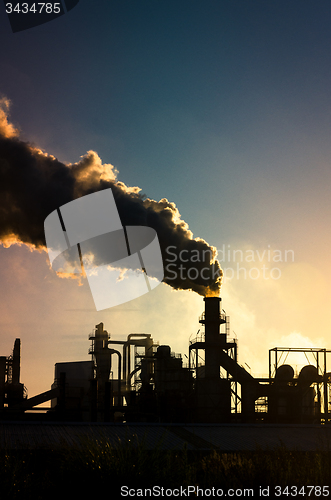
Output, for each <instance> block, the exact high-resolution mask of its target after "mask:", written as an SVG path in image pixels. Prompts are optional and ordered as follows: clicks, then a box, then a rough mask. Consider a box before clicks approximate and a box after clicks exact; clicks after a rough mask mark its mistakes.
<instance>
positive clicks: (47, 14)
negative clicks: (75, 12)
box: [4, 0, 79, 33]
mask: <svg viewBox="0 0 331 500" xmlns="http://www.w3.org/2000/svg"><path fill="white" fill-rule="evenodd" d="M78 2H79V0H61V1H57V2H33V1H31V0H28V1H25V2H17V1H16V2H15V1H14V2H7V0H4V4H5V9H6V13H7V15H8V19H9V22H10V26H11V29H12V32H13V33H17V32H18V31H24V30H28V29H30V28H35V27H36V26H39V25H40V24H45V23H48V22H49V21H53V19H56V18H58V17H60V16H63V14H65V13H66V12H69V10H72V9H73V8H74V7H76V5H77V4H78Z"/></svg>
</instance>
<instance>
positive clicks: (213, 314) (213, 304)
mask: <svg viewBox="0 0 331 500" xmlns="http://www.w3.org/2000/svg"><path fill="white" fill-rule="evenodd" d="M203 300H204V301H205V312H204V314H203V315H202V317H201V319H200V323H202V324H204V325H205V377H206V378H214V379H218V378H219V376H220V359H219V349H218V348H220V347H222V346H225V344H226V334H224V333H220V326H221V324H223V323H225V322H226V318H225V315H224V314H221V302H222V299H221V298H220V297H205V298H204V299H203Z"/></svg>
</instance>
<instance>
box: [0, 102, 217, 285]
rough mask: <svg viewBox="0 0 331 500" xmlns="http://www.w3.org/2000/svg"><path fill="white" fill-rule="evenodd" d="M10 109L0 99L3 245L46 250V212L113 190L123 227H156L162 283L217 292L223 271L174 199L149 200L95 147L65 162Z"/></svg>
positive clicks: (0, 230) (0, 224)
mask: <svg viewBox="0 0 331 500" xmlns="http://www.w3.org/2000/svg"><path fill="white" fill-rule="evenodd" d="M8 109H9V101H8V100H7V99H5V98H3V99H0V241H1V242H2V244H4V245H8V244H12V243H24V244H27V245H30V246H32V247H33V248H36V249H39V250H42V249H45V245H46V242H45V236H44V220H45V218H46V217H47V215H49V214H50V213H51V212H53V211H54V210H56V209H57V208H58V207H60V206H62V205H64V204H65V203H68V202H70V201H72V200H74V199H76V198H79V197H81V196H84V195H87V194H90V193H94V192H96V191H100V190H103V189H108V188H111V189H112V191H113V193H114V197H115V200H116V204H117V207H118V211H119V215H120V218H121V221H122V224H123V225H124V226H134V225H146V226H150V227H152V228H153V229H155V230H156V232H157V235H158V238H159V241H160V246H161V251H162V254H163V259H164V264H165V277H164V280H163V281H164V282H165V283H167V284H168V285H170V286H172V287H173V288H175V289H191V290H193V291H195V292H197V293H199V294H200V295H214V294H215V295H218V294H219V290H220V285H221V277H222V271H221V268H220V265H219V263H218V261H217V260H216V255H217V252H216V249H215V248H214V247H211V246H209V245H208V243H207V242H206V241H204V240H202V239H199V238H195V239H194V238H193V235H192V232H191V231H190V230H189V228H188V225H187V224H186V222H184V221H183V220H182V219H181V217H180V214H179V212H178V209H177V208H176V205H175V204H174V203H171V202H169V201H168V200H166V199H162V200H160V201H158V202H157V201H154V200H151V199H149V198H147V197H145V196H144V195H142V194H141V193H140V191H141V190H140V189H139V188H138V187H128V186H126V185H125V184H123V183H122V182H120V181H118V180H117V174H118V172H117V170H116V169H115V168H114V167H113V166H112V165H110V164H102V162H101V160H100V158H99V156H98V155H97V153H95V152H93V151H89V152H88V153H87V154H86V155H85V156H84V157H82V158H81V160H80V161H79V162H77V163H74V164H68V165H66V164H64V163H61V162H60V161H58V160H57V159H56V158H54V157H53V156H51V155H48V154H46V153H44V152H43V151H41V150H40V149H38V148H36V147H35V146H33V145H32V144H30V143H28V142H23V141H22V140H20V138H19V132H18V131H17V129H16V128H15V127H14V126H13V125H12V124H11V123H10V122H9V121H8ZM169 247H170V248H171V253H170V251H169V250H167V248H169ZM187 261H188V262H187ZM194 269H195V270H194Z"/></svg>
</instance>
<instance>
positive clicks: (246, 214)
mask: <svg viewBox="0 0 331 500" xmlns="http://www.w3.org/2000/svg"><path fill="white" fill-rule="evenodd" d="M330 25H331V4H330V2H329V1H328V0H319V1H318V2H311V1H306V0H305V1H302V0H300V1H298V0H291V1H290V2H289V1H282V0H277V1H273V2H271V1H266V0H263V1H258V0H245V1H242V0H205V1H202V0H199V1H197V0H189V1H188V0H180V1H178V0H176V1H173V0H167V1H157V2H156V1H155V0H121V1H116V0H114V1H112V2H108V1H106V0H99V1H98V2H92V1H91V0H80V3H79V4H78V6H77V7H75V8H74V9H73V10H72V11H71V12H69V13H68V14H66V15H65V16H62V17H60V18H58V19H57V20H55V21H52V22H50V23H47V24H45V25H42V26H39V27H36V28H34V29H30V30H27V31H23V32H19V33H15V34H13V33H12V32H11V29H10V25H9V21H8V19H7V17H6V14H5V10H4V7H3V6H2V5H1V6H0V40H1V47H2V51H1V55H0V95H1V96H5V97H6V98H8V99H9V100H10V101H11V103H12V104H11V109H10V120H11V122H13V123H14V124H15V126H17V127H19V129H20V131H21V138H23V140H25V141H29V142H32V143H34V144H35V145H36V146H38V147H39V148H41V149H42V150H44V151H45V152H47V153H49V154H52V155H54V156H55V157H57V158H58V159H59V160H61V161H62V162H65V163H72V162H77V161H78V160H79V158H80V157H81V156H83V155H84V154H86V152H87V151H89V150H93V151H96V152H97V153H98V155H99V156H100V158H101V159H102V161H103V162H104V163H111V164H112V165H114V166H115V167H116V168H117V169H118V170H119V175H118V178H119V180H121V181H123V182H124V183H125V184H126V185H128V186H139V187H140V188H141V189H142V192H143V193H145V194H146V195H147V196H148V197H150V198H153V199H155V200H160V199H161V198H167V199H168V200H169V201H171V202H174V203H175V204H176V205H177V207H178V209H179V212H180V214H181V216H182V218H183V219H184V220H185V221H186V222H187V223H188V224H189V227H190V229H191V231H192V232H193V234H194V237H200V238H204V239H205V240H206V241H207V242H208V243H209V244H211V245H214V246H215V247H217V248H218V249H219V250H223V249H226V255H225V256H226V257H227V256H228V255H227V251H228V250H230V251H231V254H230V262H229V261H228V259H227V258H226V259H224V261H223V262H222V261H221V265H222V267H223V268H231V269H233V270H234V277H233V279H227V280H225V282H224V284H223V286H222V291H221V296H222V298H223V307H224V308H225V310H226V312H227V314H230V316H231V336H233V335H236V336H237V338H238V341H239V357H240V362H241V363H242V364H244V363H245V362H246V363H247V364H248V365H249V366H250V367H251V368H252V373H253V374H262V373H267V369H268V349H270V348H272V347H275V346H284V347H290V346H300V347H310V346H319V347H328V348H331V336H330V332H329V325H330V319H331V308H330V305H329V303H330V298H331V290H330V278H331V264H330V258H329V254H330V250H329V249H330V246H331V236H330V231H329V226H330V215H331V197H330V195H329V192H330V181H331V168H330V158H331V141H330V135H331V113H330V111H331V93H330V89H331V31H330ZM0 182H1V179H0ZM36 203H38V200H36ZM223 245H224V246H223ZM233 250H241V251H242V252H243V258H244V261H243V262H240V259H239V257H238V256H239V253H237V254H236V255H237V258H236V261H233V260H234V259H233V255H232V252H233ZM248 250H249V252H247V251H248ZM275 250H278V252H277V256H278V260H279V259H280V258H282V260H283V262H279V261H278V262H273V261H272V257H273V256H274V255H275V254H274V251H275ZM286 250H292V251H293V253H288V256H290V255H294V259H293V258H288V261H287V262H285V261H284V260H285V251H286ZM268 251H269V252H270V253H268ZM247 255H250V256H254V259H255V262H254V261H253V262H247V261H246V260H245V257H246V256H247ZM263 255H264V258H263ZM269 255H270V258H269ZM220 257H221V258H222V257H223V253H220ZM260 258H261V261H260ZM270 259H271V261H270ZM293 260H294V261H293ZM237 264H238V265H239V267H240V268H244V270H245V271H246V279H245V272H244V270H241V271H240V272H239V274H238V275H237ZM263 265H264V266H265V271H264V276H265V277H263V275H262V266H263ZM252 268H256V269H257V271H251V275H250V276H251V277H250V276H249V272H250V270H251V269H252ZM266 268H268V269H267V270H266ZM271 268H277V269H279V271H277V272H274V276H276V277H279V279H272V278H271V277H270V269H271ZM258 272H259V274H260V276H259V277H257V274H258ZM227 274H228V276H229V275H231V271H227ZM252 276H253V278H256V279H252ZM266 278H269V279H266ZM0 280H1V289H0V331H1V337H0V354H1V355H9V354H10V353H11V350H12V347H13V343H14V340H15V338H16V337H20V338H21V340H22V370H21V380H22V382H23V383H24V384H25V385H26V386H27V387H28V390H29V395H30V396H33V395H34V394H36V393H39V392H41V391H44V390H48V389H49V387H50V385H51V383H52V381H53V373H54V364H55V362H61V361H71V360H84V359H88V354H87V350H88V348H89V342H88V340H87V337H88V334H89V333H90V332H91V330H92V329H93V327H94V325H95V324H96V323H99V322H100V321H103V322H104V324H105V328H106V329H107V330H108V331H109V332H111V334H112V337H113V338H121V339H122V338H125V337H126V335H127V334H129V333H131V332H144V333H151V334H152V335H153V337H154V339H155V340H159V341H160V343H162V344H170V345H171V347H172V350H173V351H176V352H181V353H182V354H185V353H186V354H187V353H188V339H189V337H190V335H191V334H194V333H196V331H197V330H198V329H199V327H200V325H199V323H198V316H199V315H200V313H201V312H202V310H203V301H202V298H201V297H200V296H198V295H197V294H195V293H193V292H187V291H186V292H174V291H172V290H171V289H170V288H169V287H168V286H166V285H161V286H160V287H158V288H157V289H155V291H153V292H152V293H149V294H147V295H146V296H144V297H141V298H140V299H137V300H135V301H132V302H130V303H127V304H124V305H122V306H119V307H116V308H113V309H108V310H105V311H101V312H98V313H97V312H95V310H94V304H93V300H92V297H91V294H90V291H89V288H88V285H87V283H86V282H85V281H84V280H82V283H81V285H82V286H78V283H77V281H76V280H68V279H60V278H59V277H58V276H57V275H56V274H55V273H54V272H53V271H52V270H51V269H50V268H49V265H48V260H47V254H46V253H45V252H40V253H38V252H31V251H30V250H29V249H28V248H27V247H26V246H24V245H22V246H18V245H13V246H11V247H10V248H4V247H0ZM233 332H235V334H233Z"/></svg>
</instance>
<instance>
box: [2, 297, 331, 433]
mask: <svg viewBox="0 0 331 500" xmlns="http://www.w3.org/2000/svg"><path fill="white" fill-rule="evenodd" d="M204 304H205V309H204V312H203V314H202V315H201V316H200V318H199V322H200V324H201V330H202V331H200V330H199V332H198V334H197V336H196V338H194V339H192V340H191V341H190V342H189V346H188V347H189V355H188V362H187V363H185V364H184V363H183V360H182V357H181V356H180V355H176V354H174V353H173V352H172V351H171V348H170V346H168V345H159V344H158V343H157V342H155V341H154V339H153V338H152V336H151V335H150V334H143V333H132V334H130V335H128V337H127V339H126V340H115V339H112V338H111V336H110V334H109V333H108V332H107V331H106V330H105V329H104V325H103V323H100V324H98V325H96V327H95V329H94V331H93V333H92V334H91V335H90V337H89V339H90V342H91V347H90V349H89V354H90V356H91V359H90V360H88V361H79V362H68V363H57V364H56V365H55V376H54V382H53V384H52V387H51V389H50V390H49V391H47V392H45V393H43V394H39V395H38V396H35V397H33V398H30V399H28V398H27V397H26V393H25V390H24V386H23V384H21V383H20V380H19V379H20V340H19V339H16V341H15V345H14V350H13V354H12V356H10V357H9V358H6V357H0V377H1V380H0V417H1V418H2V419H3V420H4V419H10V418H16V419H17V418H21V419H27V418H28V415H31V413H30V414H28V413H26V412H27V410H33V408H35V407H36V405H38V404H40V403H42V402H45V401H50V402H51V403H50V404H51V406H50V408H49V410H48V411H47V413H45V414H44V415H43V418H45V419H48V420H53V421H57V420H58V421H76V422H79V421H80V422H141V423H143V422H144V423H183V424H184V423H185V424H204V423H207V424H218V423H220V424H225V423H237V424H246V423H260V424H263V423H270V424H271V423H281V424H286V423H290V424H316V423H328V422H329V420H330V408H329V406H330V403H329V392H330V380H331V379H330V375H331V374H330V373H329V372H328V371H327V358H328V355H329V353H330V352H331V351H329V350H327V349H320V348H316V349H304V348H298V349H292V350H293V351H297V352H303V353H307V352H308V351H309V354H310V355H312V356H313V360H314V362H312V363H310V364H308V365H306V366H305V367H303V368H302V369H301V371H300V373H299V374H298V375H295V373H294V369H293V367H292V366H290V365H289V364H285V363H284V362H283V359H284V353H285V354H288V353H289V352H290V351H291V349H289V348H274V349H271V350H270V351H269V376H268V377H266V378H256V377H253V376H252V375H251V374H250V373H249V371H247V370H246V369H245V368H244V367H243V366H242V365H241V364H239V361H238V345H237V341H236V340H234V339H230V338H229V335H230V321H229V317H228V316H227V315H226V314H225V312H224V310H223V309H222V301H221V299H220V298H219V297H206V298H204ZM285 359H286V356H285ZM307 359H308V358H307ZM115 360H116V361H115ZM39 418H41V417H39Z"/></svg>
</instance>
